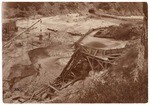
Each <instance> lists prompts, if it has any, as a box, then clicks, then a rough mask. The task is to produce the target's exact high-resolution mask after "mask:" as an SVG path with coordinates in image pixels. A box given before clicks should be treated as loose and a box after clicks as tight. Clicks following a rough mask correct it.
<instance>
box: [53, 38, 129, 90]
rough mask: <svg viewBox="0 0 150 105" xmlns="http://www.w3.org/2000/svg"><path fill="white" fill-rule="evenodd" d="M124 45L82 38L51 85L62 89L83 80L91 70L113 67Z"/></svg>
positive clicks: (116, 42)
mask: <svg viewBox="0 0 150 105" xmlns="http://www.w3.org/2000/svg"><path fill="white" fill-rule="evenodd" d="M97 42H98V43H97ZM93 43H95V44H96V45H93ZM126 43H127V42H126V41H115V40H112V39H105V38H96V37H92V36H84V38H82V39H80V40H79V41H78V42H77V43H76V44H75V46H76V51H75V52H74V54H73V55H72V57H71V59H70V61H69V62H68V64H67V65H66V67H65V68H64V70H63V72H62V73H61V74H60V76H59V77H58V78H57V80H56V81H55V82H54V83H53V85H54V86H56V87H61V88H60V89H62V87H66V85H67V84H68V85H69V84H70V82H71V81H72V82H74V80H77V79H79V77H81V78H80V79H83V78H85V77H86V76H87V75H88V73H89V71H91V70H93V71H101V70H104V69H107V68H109V67H110V66H112V65H115V60H116V59H117V58H118V57H119V56H121V55H122V53H123V51H124V50H125V49H126V48H125V46H126ZM98 44H99V45H98ZM102 45H103V46H102ZM72 82H71V83H72ZM64 83H65V84H66V85H64Z"/></svg>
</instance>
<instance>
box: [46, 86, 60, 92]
mask: <svg viewBox="0 0 150 105" xmlns="http://www.w3.org/2000/svg"><path fill="white" fill-rule="evenodd" d="M48 86H49V87H50V88H52V89H54V90H55V91H56V92H60V91H59V90H58V89H56V88H55V87H54V86H52V85H51V84H48Z"/></svg>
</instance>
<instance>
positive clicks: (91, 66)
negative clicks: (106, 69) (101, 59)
mask: <svg viewBox="0 0 150 105" xmlns="http://www.w3.org/2000/svg"><path fill="white" fill-rule="evenodd" d="M86 58H87V60H88V62H89V64H90V67H91V69H92V70H94V69H93V67H92V64H91V62H90V60H89V58H88V57H86Z"/></svg>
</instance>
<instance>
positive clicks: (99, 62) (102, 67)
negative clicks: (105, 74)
mask: <svg viewBox="0 0 150 105" xmlns="http://www.w3.org/2000/svg"><path fill="white" fill-rule="evenodd" d="M98 64H99V65H101V67H102V68H103V69H104V68H105V67H104V66H103V64H101V63H100V62H99V61H98Z"/></svg>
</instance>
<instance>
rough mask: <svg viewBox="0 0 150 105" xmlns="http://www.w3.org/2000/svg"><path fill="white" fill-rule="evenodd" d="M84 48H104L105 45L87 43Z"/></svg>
mask: <svg viewBox="0 0 150 105" xmlns="http://www.w3.org/2000/svg"><path fill="white" fill-rule="evenodd" d="M85 46H88V47H92V48H104V47H106V45H105V44H103V43H100V42H89V43H87V44H86V45H85Z"/></svg>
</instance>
